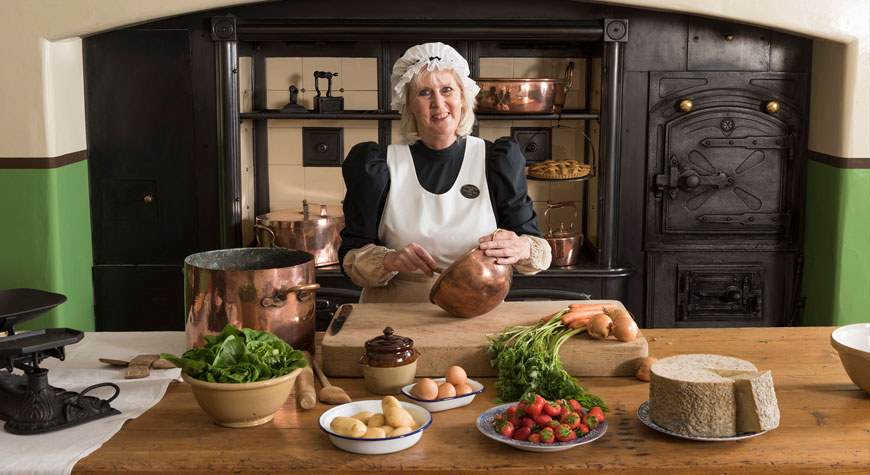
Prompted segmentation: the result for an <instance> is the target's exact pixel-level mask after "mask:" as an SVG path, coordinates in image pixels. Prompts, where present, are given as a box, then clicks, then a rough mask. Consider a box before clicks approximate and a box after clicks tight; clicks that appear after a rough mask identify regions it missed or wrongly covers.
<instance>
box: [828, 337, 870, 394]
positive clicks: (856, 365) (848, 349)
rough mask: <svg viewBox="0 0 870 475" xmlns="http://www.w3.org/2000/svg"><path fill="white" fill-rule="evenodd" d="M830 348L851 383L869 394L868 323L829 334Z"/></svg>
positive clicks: (869, 347)
mask: <svg viewBox="0 0 870 475" xmlns="http://www.w3.org/2000/svg"><path fill="white" fill-rule="evenodd" d="M831 346H833V347H834V349H836V350H837V353H839V354H840V361H841V362H842V363H843V368H845V369H846V374H848V375H849V378H850V379H851V380H852V382H853V383H855V384H856V385H858V387H859V388H861V389H863V390H864V392H866V393H867V394H870V323H854V324H852V325H846V326H844V327H840V328H837V329H836V330H834V331H833V332H831Z"/></svg>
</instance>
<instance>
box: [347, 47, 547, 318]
mask: <svg viewBox="0 0 870 475" xmlns="http://www.w3.org/2000/svg"><path fill="white" fill-rule="evenodd" d="M468 75H469V69H468V63H467V62H466V61H465V59H464V58H463V57H462V56H461V55H460V54H459V53H458V52H457V51H456V50H454V49H453V48H452V47H450V46H448V45H445V44H443V43H426V44H422V45H417V46H414V47H412V48H410V49H408V51H406V52H405V54H404V55H403V56H402V57H401V58H400V59H399V60H398V61H396V64H395V65H394V66H393V73H392V86H393V88H392V93H393V98H392V106H393V109H395V110H398V111H400V112H401V115H402V120H401V135H402V140H403V143H401V144H395V145H390V146H389V147H388V148H387V150H386V151H384V150H383V149H382V148H380V147H379V146H378V144H376V143H374V142H366V143H362V144H358V145H356V146H354V147H353V149H351V151H350V153H349V154H348V156H347V159H346V160H345V162H344V165H343V166H342V174H343V176H344V181H345V185H346V187H347V195H346V196H345V200H344V217H345V228H344V230H343V231H342V233H341V237H342V244H341V248H340V249H339V259H340V260H341V262H342V269H343V271H344V272H345V274H346V275H347V276H348V277H350V279H351V280H352V281H353V282H354V283H356V284H357V285H359V286H360V287H362V288H363V293H362V297H361V298H360V302H363V303H370V302H428V301H429V290H430V289H431V287H432V284H433V283H434V281H435V278H436V276H435V273H434V271H435V270H436V269H438V268H439V267H440V268H446V267H447V266H449V265H450V264H451V263H452V262H453V261H454V260H456V259H457V258H459V257H461V256H462V255H463V254H465V252H467V251H468V250H469V249H472V248H474V247H475V246H478V245H479V246H480V248H481V249H483V250H484V252H485V253H486V255H489V256H493V257H496V258H497V262H498V263H499V264H510V265H513V266H514V268H515V269H516V270H517V271H519V272H521V273H524V274H534V273H536V272H539V271H541V270H543V269H546V268H547V267H549V266H550V259H551V257H550V247H549V245H548V244H547V242H546V241H545V240H544V239H542V238H541V237H540V236H541V232H540V230H539V229H538V219H537V216H536V215H535V212H534V210H533V209H532V201H531V199H530V198H529V197H528V194H527V186H526V181H525V170H524V166H525V158H524V157H523V155H522V153H521V152H520V150H519V146H518V145H517V143H516V142H515V141H514V140H513V139H507V138H505V139H499V140H497V141H496V142H495V143H490V142H487V141H484V140H481V139H479V138H476V137H472V136H470V135H469V133H470V132H471V130H472V127H473V125H474V112H473V109H474V103H475V96H476V95H477V92H478V91H479V90H480V88H479V87H478V86H477V84H475V82H474V81H472V80H471V78H469V77H468ZM497 229H498V231H497V232H494V231H496V230H497Z"/></svg>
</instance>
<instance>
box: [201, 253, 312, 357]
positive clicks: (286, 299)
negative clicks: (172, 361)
mask: <svg viewBox="0 0 870 475" xmlns="http://www.w3.org/2000/svg"><path fill="white" fill-rule="evenodd" d="M184 281H185V282H184V283H185V285H184V303H185V309H186V311H187V321H186V324H185V336H186V338H187V347H188V348H194V347H198V346H202V345H204V344H205V339H204V338H203V336H204V335H215V334H218V333H220V332H221V330H223V329H224V327H225V326H226V325H227V324H231V325H233V326H234V327H236V328H251V329H254V330H262V331H269V332H272V333H274V334H275V335H277V336H278V337H279V338H281V339H282V340H284V341H286V342H287V343H289V344H290V346H292V347H293V348H294V349H298V350H307V351H313V350H314V320H315V318H314V291H315V290H316V289H318V288H319V287H320V285H319V284H316V283H314V256H312V255H311V254H309V253H307V252H303V251H298V250H293V249H268V248H256V247H255V248H244V249H222V250H217V251H208V252H201V253H199V254H193V255H190V256H187V258H186V259H184Z"/></svg>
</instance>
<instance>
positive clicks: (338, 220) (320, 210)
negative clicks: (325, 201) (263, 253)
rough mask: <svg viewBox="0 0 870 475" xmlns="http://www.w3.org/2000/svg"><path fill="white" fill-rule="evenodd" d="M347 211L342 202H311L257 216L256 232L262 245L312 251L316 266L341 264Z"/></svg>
mask: <svg viewBox="0 0 870 475" xmlns="http://www.w3.org/2000/svg"><path fill="white" fill-rule="evenodd" d="M342 229H344V214H343V211H342V208H341V206H338V205H335V206H327V205H318V204H313V203H312V204H309V203H308V200H302V208H297V209H287V210H281V211H274V212H270V213H266V214H263V215H260V216H257V219H256V224H254V234H255V236H256V238H257V245H258V246H260V247H283V248H287V249H297V250H300V251H305V252H308V253H311V254H312V255H313V256H314V265H315V267H322V266H329V265H333V264H338V247H339V246H340V245H341V235H340V233H341V230H342Z"/></svg>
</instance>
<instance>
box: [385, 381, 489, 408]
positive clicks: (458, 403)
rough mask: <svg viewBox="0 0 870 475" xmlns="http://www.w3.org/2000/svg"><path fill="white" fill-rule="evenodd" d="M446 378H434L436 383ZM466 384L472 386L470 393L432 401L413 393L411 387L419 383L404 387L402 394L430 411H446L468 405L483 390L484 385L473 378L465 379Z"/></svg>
mask: <svg viewBox="0 0 870 475" xmlns="http://www.w3.org/2000/svg"><path fill="white" fill-rule="evenodd" d="M444 380H445V378H438V379H434V380H433V381H435V382H436V383H437V382H438V381H444ZM465 383H466V384H468V385H469V386H471V392H470V393H468V394H463V395H462V396H454V397H446V398H443V399H433V400H431V401H427V400H426V399H418V398H416V397H414V396H412V395H411V389H413V388H414V385H416V384H417V383H411V384H409V385H407V386H405V387H403V388H402V394H404V395H405V396H406V397H407V398H408V399H410V400H412V401H414V403H415V404H419V405H421V406H423V407H425V408H426V409H428V410H429V411H430V412H439V411H446V410H448V409H454V408H457V407H462V406H467V405H469V404H471V401H473V400H474V396H477V395H478V394H480V393H482V392H483V385H482V384H480V383H478V382H477V381H475V380H473V379H467V380H466V381H465Z"/></svg>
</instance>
